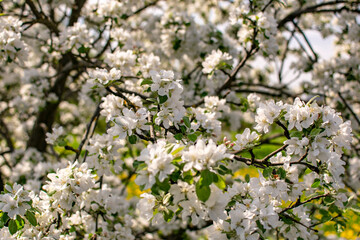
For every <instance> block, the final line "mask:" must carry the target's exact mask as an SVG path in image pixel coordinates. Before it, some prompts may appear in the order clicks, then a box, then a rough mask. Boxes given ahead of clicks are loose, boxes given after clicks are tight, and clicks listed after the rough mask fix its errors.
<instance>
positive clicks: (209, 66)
mask: <svg viewBox="0 0 360 240" xmlns="http://www.w3.org/2000/svg"><path fill="white" fill-rule="evenodd" d="M231 59H232V57H231V56H230V55H229V54H228V53H223V52H221V51H220V50H217V51H215V50H213V51H212V52H211V54H210V55H209V56H207V57H206V58H205V61H204V62H203V63H202V66H203V70H202V71H203V73H205V74H209V73H211V72H213V71H214V70H216V69H217V68H221V67H223V66H221V65H225V64H226V61H228V60H231Z"/></svg>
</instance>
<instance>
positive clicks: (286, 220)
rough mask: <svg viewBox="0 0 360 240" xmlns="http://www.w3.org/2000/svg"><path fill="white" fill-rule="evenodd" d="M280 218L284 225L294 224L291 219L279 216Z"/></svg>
mask: <svg viewBox="0 0 360 240" xmlns="http://www.w3.org/2000/svg"><path fill="white" fill-rule="evenodd" d="M280 218H281V220H282V221H283V222H284V223H286V224H293V223H294V221H293V220H292V219H291V218H289V217H287V216H280Z"/></svg>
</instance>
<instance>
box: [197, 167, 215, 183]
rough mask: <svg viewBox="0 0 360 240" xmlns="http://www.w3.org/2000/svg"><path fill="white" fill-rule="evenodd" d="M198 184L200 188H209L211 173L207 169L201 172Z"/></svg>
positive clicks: (211, 179)
mask: <svg viewBox="0 0 360 240" xmlns="http://www.w3.org/2000/svg"><path fill="white" fill-rule="evenodd" d="M199 182H200V185H201V186H209V185H210V184H211V183H212V182H213V176H212V172H210V171H209V170H208V169H205V170H203V171H202V172H201V177H200V180H199Z"/></svg>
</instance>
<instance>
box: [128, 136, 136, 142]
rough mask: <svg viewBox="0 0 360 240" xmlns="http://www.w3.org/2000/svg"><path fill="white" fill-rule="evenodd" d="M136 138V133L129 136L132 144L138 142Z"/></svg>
mask: <svg viewBox="0 0 360 240" xmlns="http://www.w3.org/2000/svg"><path fill="white" fill-rule="evenodd" d="M136 140H137V137H136V135H131V136H129V142H130V143H131V144H135V143H136Z"/></svg>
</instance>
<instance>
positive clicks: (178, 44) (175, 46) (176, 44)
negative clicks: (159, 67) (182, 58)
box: [171, 37, 181, 51]
mask: <svg viewBox="0 0 360 240" xmlns="http://www.w3.org/2000/svg"><path fill="white" fill-rule="evenodd" d="M171 43H172V45H173V49H174V50H175V51H176V50H178V49H179V48H180V47H181V39H179V38H177V37H176V38H175V39H174V40H173V41H171Z"/></svg>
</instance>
